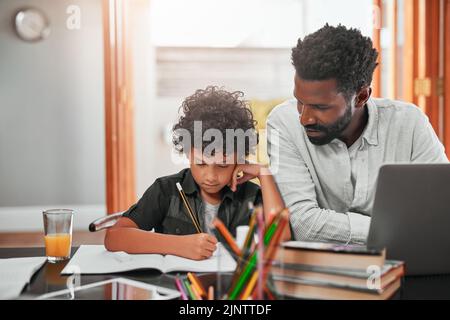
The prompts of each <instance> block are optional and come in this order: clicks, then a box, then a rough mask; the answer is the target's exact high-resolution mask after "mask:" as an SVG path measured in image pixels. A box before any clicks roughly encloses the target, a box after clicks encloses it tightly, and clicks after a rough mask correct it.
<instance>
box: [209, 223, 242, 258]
mask: <svg viewBox="0 0 450 320" xmlns="http://www.w3.org/2000/svg"><path fill="white" fill-rule="evenodd" d="M213 225H214V227H216V229H217V230H218V231H219V232H220V234H221V235H222V236H223V237H224V239H225V241H226V242H227V243H228V245H229V246H230V248H231V250H233V252H234V254H236V255H237V256H240V255H241V249H239V247H238V246H237V244H236V242H235V241H234V239H233V236H232V235H231V233H230V231H228V229H227V227H225V225H224V224H223V222H222V221H220V219H219V218H215V219H214V221H213Z"/></svg>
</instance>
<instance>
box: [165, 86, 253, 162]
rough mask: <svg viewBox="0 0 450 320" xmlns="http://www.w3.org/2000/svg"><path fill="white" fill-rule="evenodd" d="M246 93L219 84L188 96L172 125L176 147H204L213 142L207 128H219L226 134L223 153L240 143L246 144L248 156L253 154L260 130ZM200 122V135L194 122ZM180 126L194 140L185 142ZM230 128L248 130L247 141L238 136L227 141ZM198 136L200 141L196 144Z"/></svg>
mask: <svg viewBox="0 0 450 320" xmlns="http://www.w3.org/2000/svg"><path fill="white" fill-rule="evenodd" d="M243 96H244V93H243V92H241V91H234V92H228V91H225V90H223V89H221V88H219V87H217V86H208V87H206V89H204V90H202V89H200V90H197V91H195V93H194V94H193V95H191V96H189V97H187V98H186V99H185V100H184V101H183V103H182V105H181V107H180V110H182V112H183V114H182V115H181V116H180V117H179V119H178V123H176V124H175V125H174V126H173V128H172V132H173V134H172V141H173V144H174V146H175V149H176V150H177V151H178V152H185V151H188V152H189V150H190V148H192V147H194V146H197V145H199V146H201V147H202V150H204V149H205V148H206V147H207V146H208V145H209V144H211V142H212V141H210V140H206V139H204V138H203V137H204V136H203V135H204V133H205V131H207V130H209V129H216V130H218V131H220V132H221V134H222V137H223V145H222V147H223V148H222V152H223V153H224V154H226V153H227V151H230V149H229V148H227V145H229V147H230V148H232V149H231V150H233V152H236V150H237V145H238V144H239V143H245V145H244V153H245V156H248V155H249V154H250V153H253V152H254V149H255V147H256V145H257V143H258V133H257V132H256V129H255V126H256V123H257V122H256V120H254V119H253V114H252V112H251V110H250V108H249V106H248V102H247V101H245V100H243V99H242V98H243ZM197 121H201V137H196V136H195V135H194V122H197ZM180 129H184V130H187V132H189V134H190V136H191V137H194V139H190V141H183V136H182V135H180ZM230 129H231V130H239V129H241V130H243V132H246V133H247V135H246V136H245V141H238V139H237V138H236V137H234V138H233V139H232V141H227V139H226V137H227V130H230ZM196 139H197V143H198V144H194V141H195V140H196ZM200 139H201V140H200ZM230 140H231V139H230ZM213 141H214V139H213Z"/></svg>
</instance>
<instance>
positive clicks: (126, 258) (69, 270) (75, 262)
mask: <svg viewBox="0 0 450 320" xmlns="http://www.w3.org/2000/svg"><path fill="white" fill-rule="evenodd" d="M235 268H236V262H235V261H234V259H233V258H232V257H231V255H230V253H229V252H228V251H227V250H226V249H225V248H223V247H222V246H220V243H219V244H218V249H217V250H216V251H215V252H214V255H213V256H212V257H211V258H209V259H206V260H199V261H197V260H190V259H186V258H181V257H177V256H172V255H165V256H164V255H161V254H127V253H125V252H110V251H107V250H106V249H105V247H104V246H103V245H84V246H81V247H80V248H79V249H78V250H77V252H76V253H75V255H74V256H73V257H72V259H71V260H70V262H69V263H68V264H67V265H66V267H65V268H64V269H63V271H62V272H61V274H73V273H80V274H103V273H116V272H125V271H131V270H138V269H157V270H159V271H161V272H164V273H167V272H172V271H192V272H218V271H220V272H231V271H234V269H235Z"/></svg>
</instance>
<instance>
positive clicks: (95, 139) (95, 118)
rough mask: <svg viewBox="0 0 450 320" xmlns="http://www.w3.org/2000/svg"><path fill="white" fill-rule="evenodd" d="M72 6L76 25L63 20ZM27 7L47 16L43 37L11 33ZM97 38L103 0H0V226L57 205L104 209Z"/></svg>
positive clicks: (97, 212)
mask: <svg viewBox="0 0 450 320" xmlns="http://www.w3.org/2000/svg"><path fill="white" fill-rule="evenodd" d="M69 5H77V6H79V8H80V9H81V28H80V29H79V30H69V29H68V28H67V27H66V20H67V18H68V17H69V14H67V13H66V9H67V7H68V6H69ZM27 6H33V7H36V8H39V9H42V10H43V11H44V12H45V13H46V14H47V16H48V17H49V19H50V22H51V34H50V36H49V38H48V39H46V40H44V41H42V42H37V43H27V42H24V41H22V40H20V39H19V38H18V37H17V36H16V34H15V32H14V28H13V17H14V14H15V12H17V10H18V9H20V8H23V7H27ZM102 39H103V34H102V11H101V1H100V0H71V1H65V0H64V1H63V0H58V1H55V0H33V1H31V0H14V1H11V0H0V231H1V230H5V229H8V225H17V223H16V222H17V221H16V222H11V221H12V219H15V218H16V219H17V218H18V216H19V215H21V214H22V218H24V217H26V216H27V215H29V214H33V213H34V214H36V215H40V209H45V208H49V207H54V206H66V207H67V206H70V207H72V208H75V209H76V208H77V207H78V206H79V207H80V208H84V209H83V210H81V211H83V212H85V213H83V215H85V217H87V216H86V214H88V215H89V214H91V215H90V216H89V217H90V218H91V217H93V216H94V215H95V216H97V215H102V214H104V212H105V210H104V203H105V164H104V158H105V155H104V114H103V110H104V98H103V97H104V92H103V90H104V87H103V40H102ZM86 212H87V213H86ZM34 218H36V217H34ZM75 220H77V219H75ZM33 221H34V220H33ZM36 221H40V220H39V219H38V220H36ZM79 221H81V218H80V219H79ZM10 222H11V223H10ZM36 223H38V222H36ZM77 225H78V223H77ZM33 226H34V225H33ZM36 227H40V226H36ZM28 228H30V226H28Z"/></svg>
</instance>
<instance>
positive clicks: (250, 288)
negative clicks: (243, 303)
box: [241, 271, 259, 300]
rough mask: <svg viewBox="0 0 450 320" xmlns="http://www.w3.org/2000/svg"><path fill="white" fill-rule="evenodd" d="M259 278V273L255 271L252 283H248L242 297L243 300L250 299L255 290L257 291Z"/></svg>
mask: <svg viewBox="0 0 450 320" xmlns="http://www.w3.org/2000/svg"><path fill="white" fill-rule="evenodd" d="M258 278H259V276H258V271H255V272H254V273H253V275H252V277H251V279H250V281H249V282H248V285H247V287H246V288H245V290H244V293H243V294H242V296H241V300H247V299H248V297H250V295H251V294H252V292H253V289H255V285H256V281H257V280H258Z"/></svg>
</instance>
